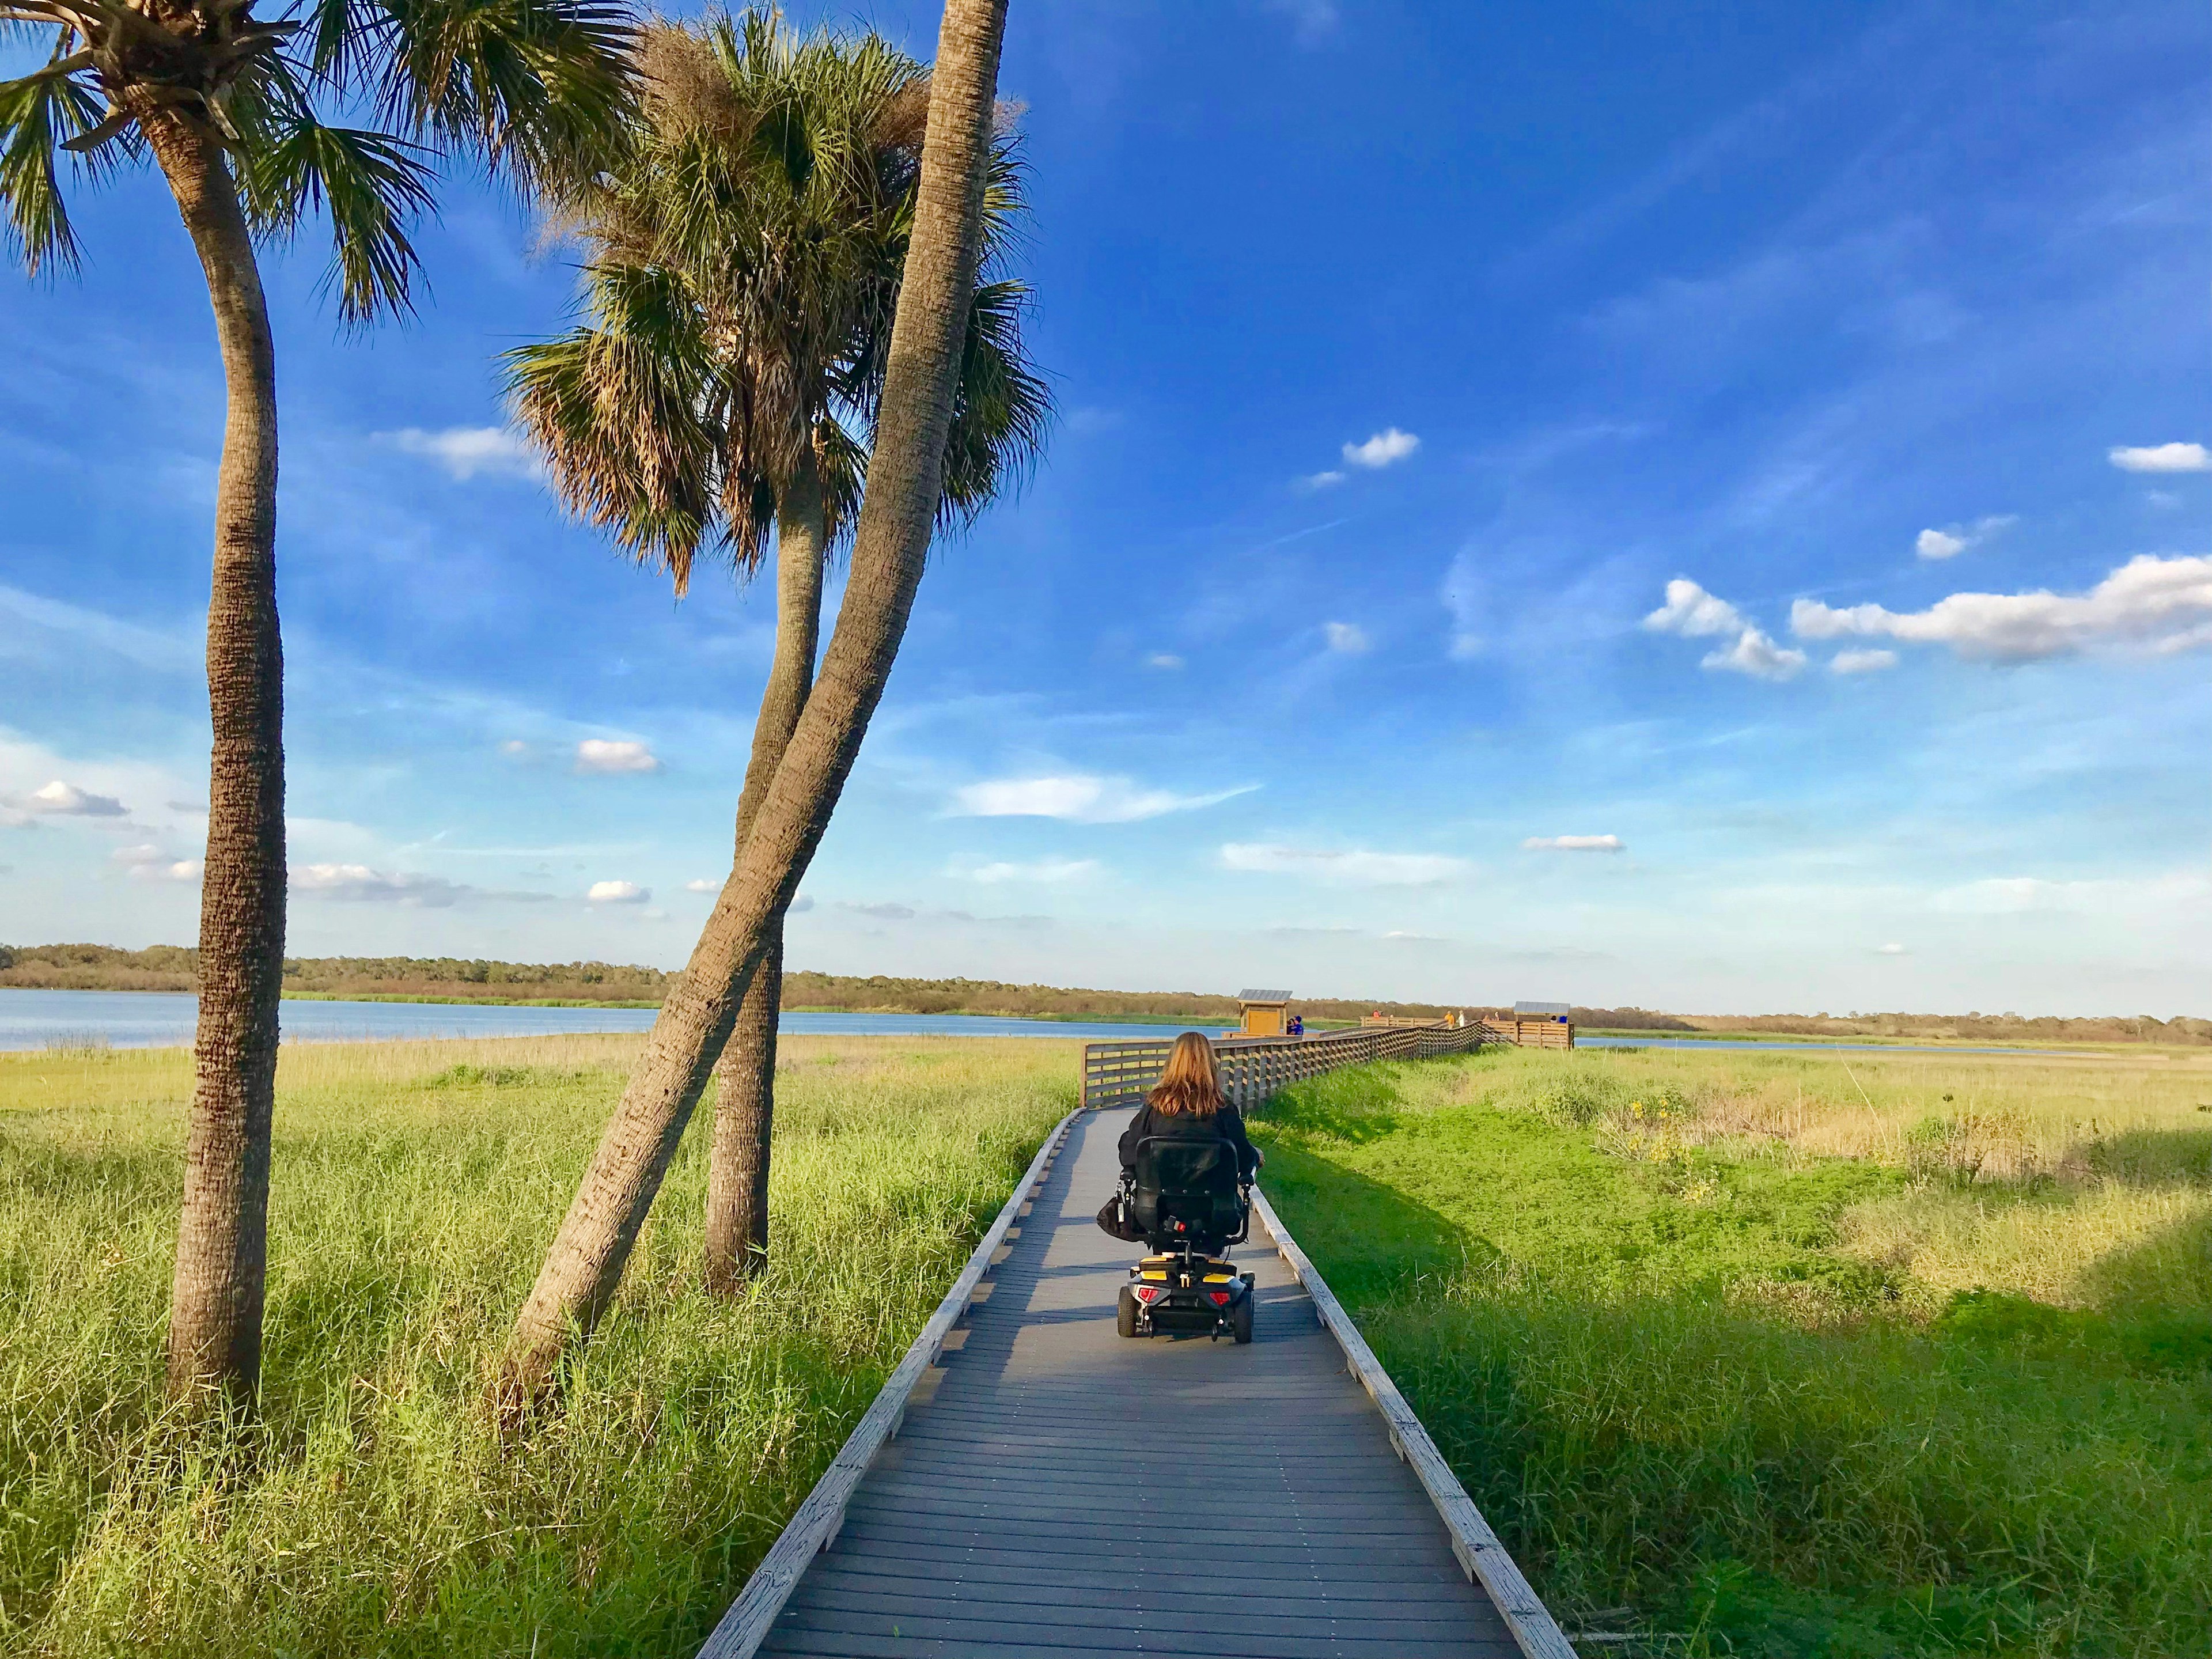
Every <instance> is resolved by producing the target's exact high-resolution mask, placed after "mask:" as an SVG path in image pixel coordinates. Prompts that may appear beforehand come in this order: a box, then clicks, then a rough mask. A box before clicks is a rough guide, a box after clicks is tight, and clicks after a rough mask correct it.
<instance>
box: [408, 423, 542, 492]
mask: <svg viewBox="0 0 2212 1659" xmlns="http://www.w3.org/2000/svg"><path fill="white" fill-rule="evenodd" d="M376 441H377V442H379V443H385V444H389V445H391V446H392V448H394V449H396V450H398V451H399V453H401V454H403V455H419V456H421V457H422V459H425V460H429V461H435V462H436V463H437V464H438V465H440V466H441V467H442V468H444V469H445V471H447V474H448V475H449V476H451V477H454V478H456V479H458V480H459V481H460V482H462V483H467V482H468V481H469V480H470V479H471V478H473V477H477V476H478V475H479V474H481V475H482V476H483V477H492V478H531V479H535V478H538V477H543V476H544V470H545V469H544V463H542V462H541V461H540V460H539V459H538V453H537V451H535V450H534V449H532V447H530V445H529V443H528V441H526V440H525V439H524V438H523V437H522V435H520V433H517V432H513V431H511V430H509V429H508V428H506V427H502V426H449V427H447V428H444V429H443V430H441V431H437V432H431V431H426V430H425V429H424V428H422V427H419V426H409V427H402V428H399V430H398V431H397V432H380V433H378V434H376Z"/></svg>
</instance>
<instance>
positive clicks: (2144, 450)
mask: <svg viewBox="0 0 2212 1659" xmlns="http://www.w3.org/2000/svg"><path fill="white" fill-rule="evenodd" d="M2106 455H2107V458H2108V459H2110V460H2111V461H2112V465H2114V466H2117V467H2118V468H2119V469H2120V471H2123V472H2212V450H2208V449H2206V448H2205V447H2204V446H2203V444H2147V445H2143V446H2141V447H2136V446H2131V445H2127V444H2122V445H2120V446H2118V447H2116V448H2114V449H2112V450H2109V451H2107V452H2106Z"/></svg>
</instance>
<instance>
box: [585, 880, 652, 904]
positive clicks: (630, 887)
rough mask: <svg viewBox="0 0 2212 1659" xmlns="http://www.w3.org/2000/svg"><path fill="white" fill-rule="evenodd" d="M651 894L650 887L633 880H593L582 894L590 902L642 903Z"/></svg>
mask: <svg viewBox="0 0 2212 1659" xmlns="http://www.w3.org/2000/svg"><path fill="white" fill-rule="evenodd" d="M652 896H653V890H652V889H651V888H650V887H641V886H639V885H638V884H636V883H635V882H634V881H595V882H593V883H592V890H591V891H589V892H588V893H586V894H585V895H584V897H585V899H586V902H589V903H592V904H642V903H644V902H646V900H647V899H649V898H651V897H652Z"/></svg>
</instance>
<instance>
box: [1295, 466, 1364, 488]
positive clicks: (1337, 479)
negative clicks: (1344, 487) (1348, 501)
mask: <svg viewBox="0 0 2212 1659" xmlns="http://www.w3.org/2000/svg"><path fill="white" fill-rule="evenodd" d="M1351 476H1352V475H1351V474H1350V473H1348V472H1340V471H1337V470H1336V469H1335V468H1334V467H1332V468H1330V469H1329V470H1328V471H1325V472H1309V473H1307V474H1306V475H1305V477H1303V478H1300V479H1299V480H1298V488H1299V489H1334V487H1335V486H1336V485H1338V484H1340V483H1343V482H1344V481H1345V480H1346V478H1348V477H1351Z"/></svg>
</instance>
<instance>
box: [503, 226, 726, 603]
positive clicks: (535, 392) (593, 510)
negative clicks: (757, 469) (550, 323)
mask: <svg viewBox="0 0 2212 1659" xmlns="http://www.w3.org/2000/svg"><path fill="white" fill-rule="evenodd" d="M593 278H594V280H593V283H592V302H593V309H594V310H595V311H596V312H597V313H598V314H599V319H600V323H599V326H596V327H583V328H578V329H574V330H571V331H569V332H568V333H566V334H563V335H561V336H559V337H556V338H555V339H551V340H548V341H544V342H542V343H538V344H534V345H527V346H522V347H520V348H518V349H515V350H513V351H510V352H508V353H507V355H506V356H505V358H504V360H503V361H504V363H505V367H506V374H507V396H508V399H509V401H510V402H511V404H513V409H514V411H515V415H516V417H517V418H518V419H519V420H520V422H521V424H522V427H523V429H524V430H525V431H526V432H528V433H529V434H530V435H531V437H532V440H533V441H535V442H536V444H537V445H538V448H539V450H540V451H541V452H542V453H544V457H545V459H546V463H547V465H548V468H549V469H550V472H551V475H552V477H553V482H554V486H555V488H556V489H558V490H559V491H560V493H561V496H562V500H563V501H565V502H566V503H567V504H568V507H569V509H570V510H571V511H572V512H574V513H576V514H577V516H578V517H580V518H582V519H584V520H587V521H589V522H591V523H593V524H597V525H599V526H602V527H603V528H605V529H607V530H609V531H611V532H613V534H614V536H615V538H616V539H617V541H618V542H619V543H620V544H622V546H623V548H625V549H626V550H628V551H629V553H630V554H631V555H632V556H634V557H635V558H636V559H637V560H639V562H641V563H646V564H652V565H657V566H659V568H662V569H665V571H666V572H667V573H668V574H669V576H670V578H671V580H672V581H673V582H674V584H675V586H676V591H677V592H678V593H679V594H680V593H682V592H684V591H685V589H686V588H687V587H688V586H690V580H691V566H692V562H693V561H694V559H695V558H696V556H697V553H698V550H699V548H700V546H701V544H702V542H703V541H704V540H705V539H706V538H707V536H708V534H709V533H710V532H713V531H714V529H715V526H716V523H717V520H718V519H719V518H720V516H721V509H720V497H721V495H722V494H723V479H722V474H723V470H724V468H723V463H722V459H721V455H720V451H721V448H722V433H721V431H720V422H717V421H716V420H715V419H714V412H715V407H716V404H718V403H719V402H720V401H721V397H720V392H719V389H718V388H717V386H716V385H715V381H714V368H713V363H712V362H711V359H710V356H709V355H708V351H707V349H705V345H704V343H703V340H702V330H701V322H702V319H701V318H700V316H699V314H698V312H697V309H696V307H694V306H693V305H691V303H690V300H689V298H688V296H687V295H685V294H684V291H683V286H682V284H681V283H680V282H679V281H678V280H676V279H675V278H674V277H673V276H671V273H669V272H667V271H665V270H650V269H636V268H628V269H612V270H607V269H602V270H595V271H594V272H593ZM754 557H755V558H756V560H757V549H756V550H754Z"/></svg>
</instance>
